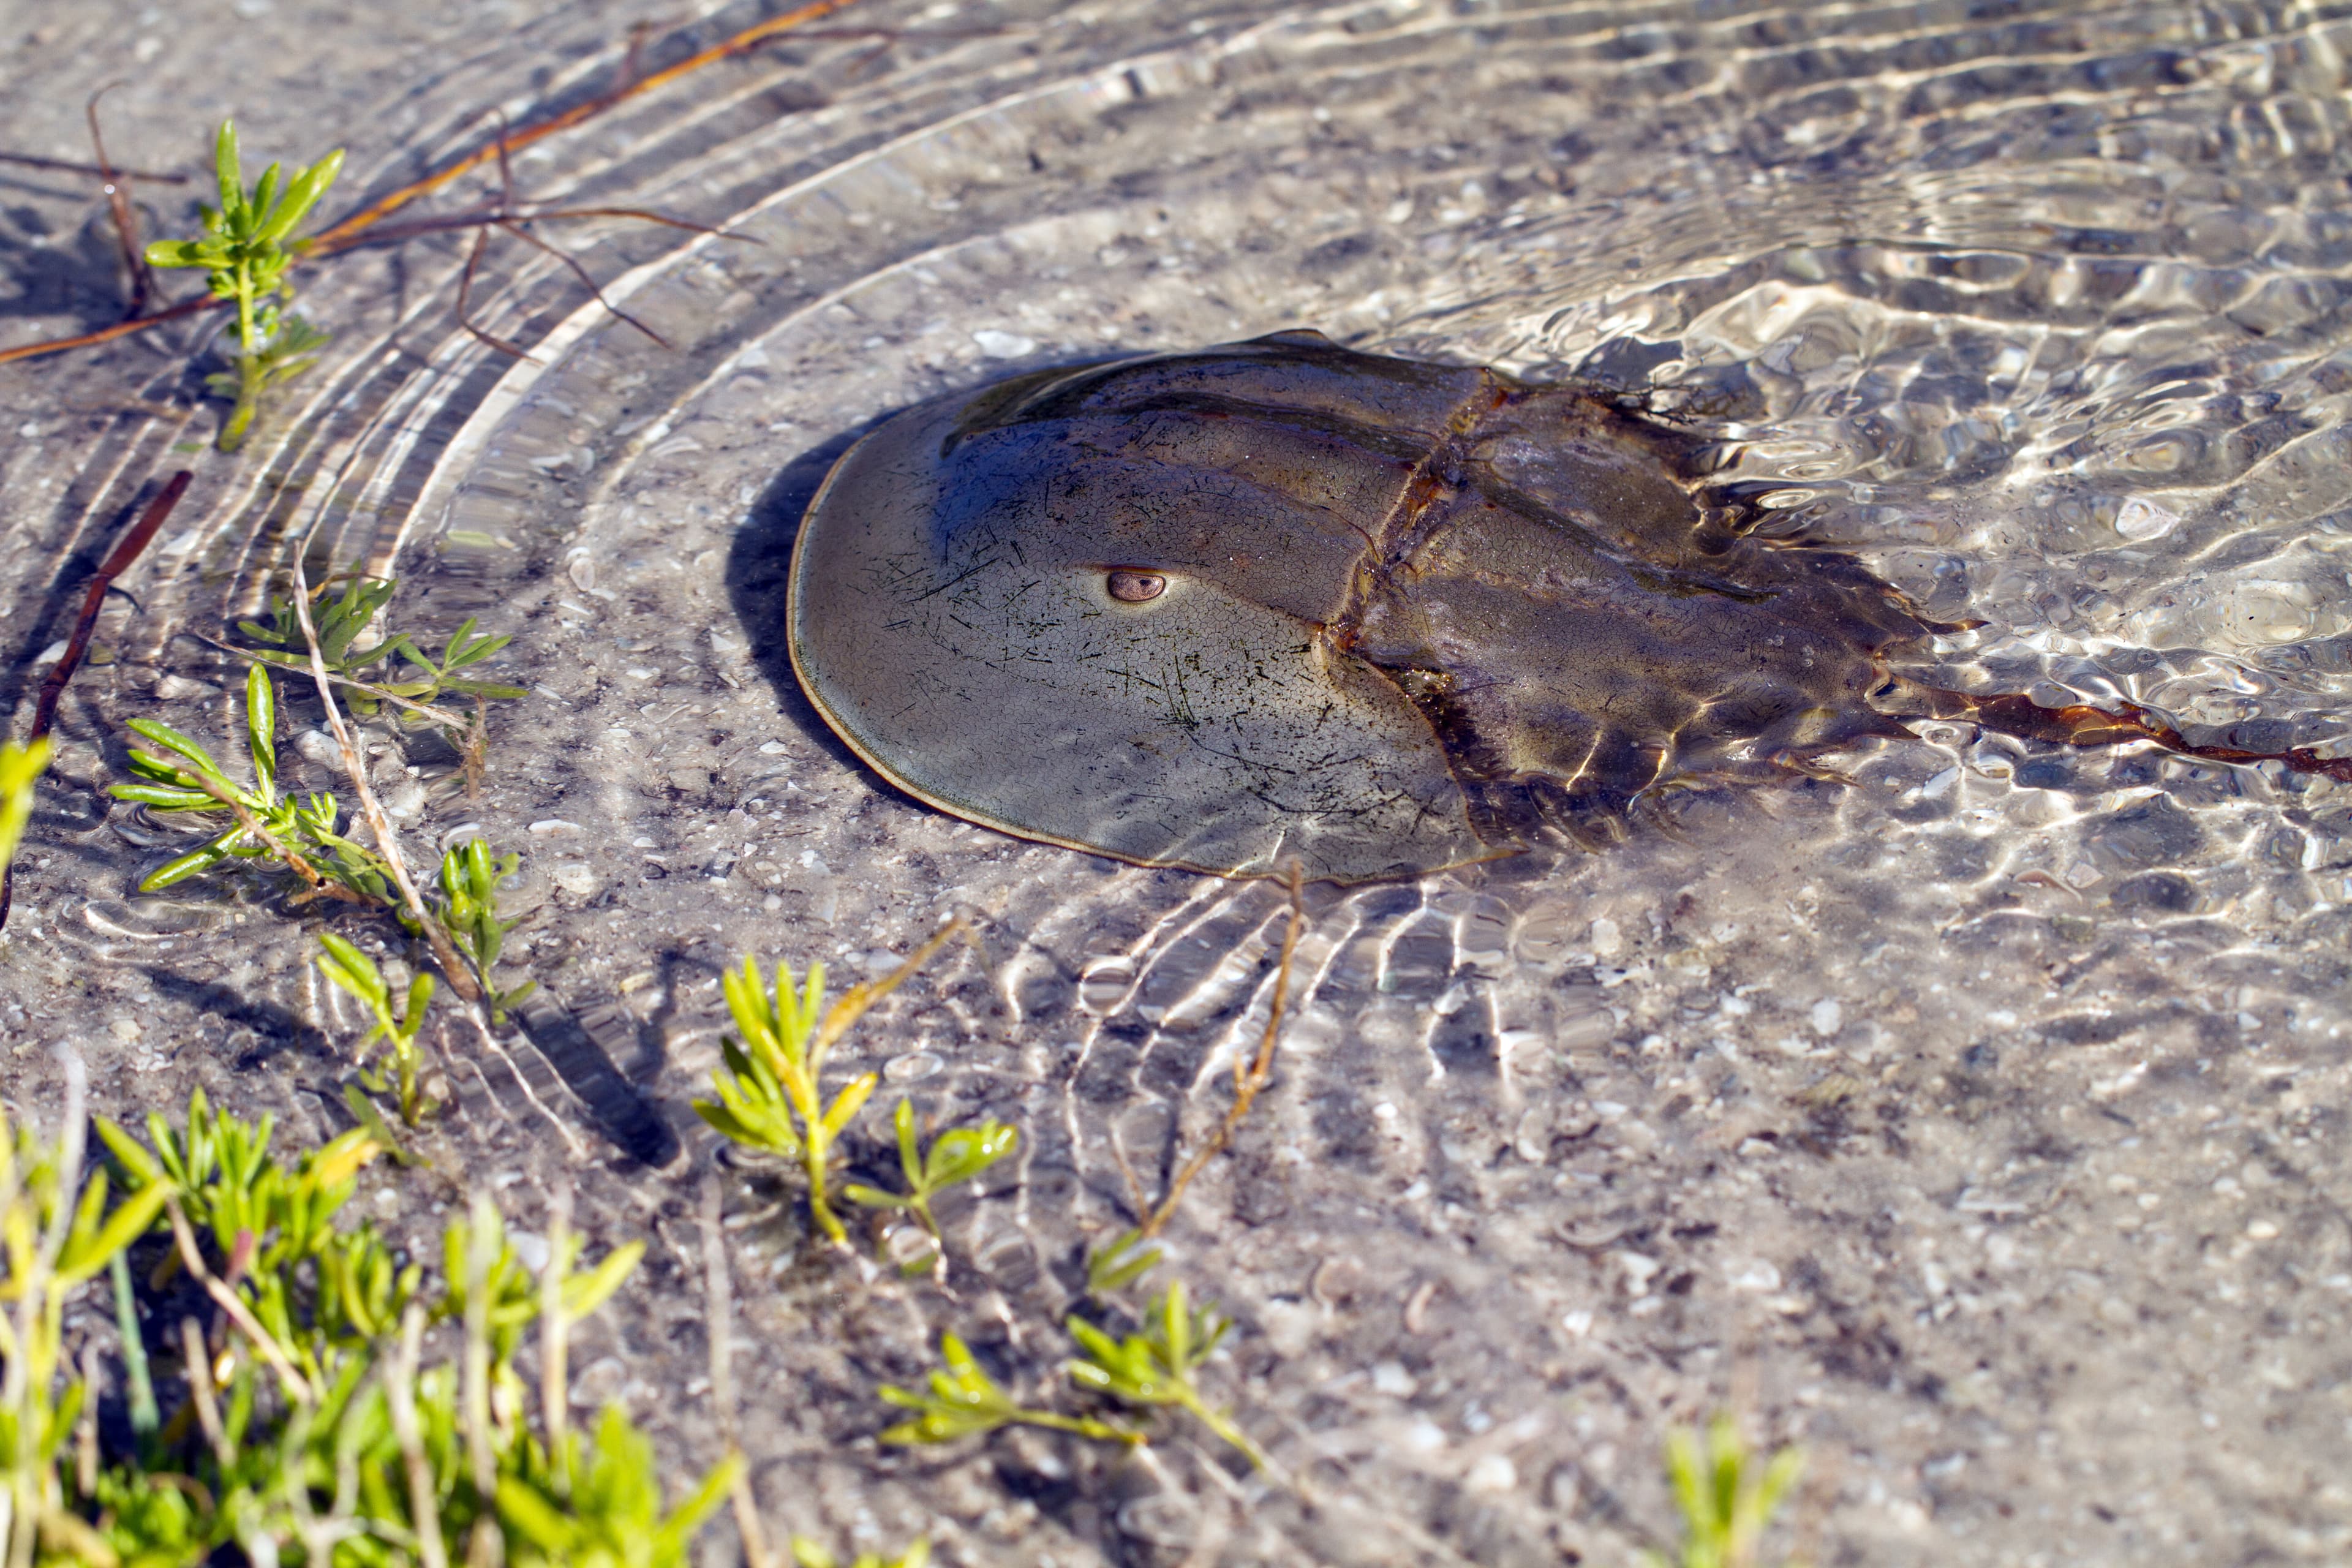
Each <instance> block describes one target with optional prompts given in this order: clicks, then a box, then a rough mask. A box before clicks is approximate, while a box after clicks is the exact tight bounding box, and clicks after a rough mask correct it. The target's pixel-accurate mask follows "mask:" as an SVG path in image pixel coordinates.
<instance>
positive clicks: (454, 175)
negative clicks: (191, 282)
mask: <svg viewBox="0 0 2352 1568" xmlns="http://www.w3.org/2000/svg"><path fill="white" fill-rule="evenodd" d="M855 4H856V0H810V3H809V4H807V5H802V6H800V7H798V8H797V9H794V10H792V11H788V12H786V13H785V14H784V15H782V16H771V17H770V18H768V19H767V20H766V21H764V22H759V23H755V24H753V25H752V26H749V27H746V28H744V29H743V30H742V31H741V32H739V33H736V34H735V35H733V36H732V37H728V38H724V39H722V40H720V41H719V43H716V44H713V45H712V46H711V47H709V48H707V49H703V50H700V51H699V52H698V53H696V54H693V55H690V56H688V58H685V59H683V60H680V61H679V62H678V63H677V64H676V65H674V66H670V67H668V68H665V69H662V70H658V71H656V72H654V73H653V74H652V75H651V76H643V77H640V76H636V75H635V74H634V70H632V71H631V72H629V73H626V74H625V79H624V80H623V81H622V83H621V85H620V86H618V87H616V88H614V89H613V90H612V91H610V92H606V93H603V94H600V95H598V96H597V97H595V98H592V99H589V100H586V101H584V102H582V103H577V104H574V105H573V106H572V108H570V109H567V110H563V111H562V113H560V114H554V115H551V116H549V117H548V118H547V119H545V120H542V121H539V122H537V123H536V124H532V125H526V126H524V127H523V128H522V129H521V130H520V131H515V132H504V133H501V134H500V135H499V136H498V137H497V138H495V139H494V140H493V141H491V142H488V143H487V144H485V145H483V146H481V147H478V148H476V149H475V150H474V151H473V152H471V153H467V154H466V155H465V156H463V157H461V158H458V159H457V161H455V162H454V163H450V164H448V165H447V166H446V167H444V168H441V169H436V171H434V172H433V173H432V174H427V175H425V177H424V178H422V179H419V180H415V181H412V182H410V183H409V184H405V185H403V186H401V187H400V188H399V189H397V190H394V191H392V192H389V193H387V194H386V195H382V196H379V197H377V198H376V199H375V200H374V201H373V202H371V203H369V204H368V205H366V206H364V207H362V208H361V209H360V210H359V211H357V212H355V213H352V214H351V215H350V216H347V217H344V218H343V219H341V221H340V222H338V223H335V224H333V225H331V226H329V227H328V228H326V229H324V230H322V231H321V232H320V233H318V234H315V235H312V236H311V237H310V238H309V239H307V240H304V241H301V242H300V243H299V245H297V246H296V247H293V248H295V249H296V250H297V252H298V260H307V261H322V260H324V259H326V258H328V257H331V256H333V255H336V254H338V253H340V252H341V251H345V250H349V249H351V248H352V247H353V246H355V245H357V244H360V243H362V237H363V236H365V235H366V234H367V231H368V230H370V229H373V227H375V226H376V225H377V224H379V223H381V222H382V221H383V219H384V218H385V217H387V216H390V215H391V214H393V213H395V212H398V211H399V210H400V209H401V208H403V207H404V206H406V205H408V204H409V203H411V202H413V201H415V200H416V199H417V198H418V197H419V196H424V195H431V194H432V193H433V192H435V191H437V190H440V189H441V188H443V187H444V186H446V185H447V184H451V183H452V182H453V181H456V180H457V179H459V178H461V177H462V176H464V175H466V174H470V173H471V172H472V171H474V170H476V169H478V168H480V167H481V166H482V165H483V164H485V163H489V162H491V161H492V160H493V159H497V158H501V157H505V156H507V155H509V154H510V153H513V152H515V151H516V150H517V149H519V148H523V147H528V146H530V145H531V144H532V143H533V142H540V141H543V140H545V139H546V138H547V137H550V136H552V135H554V134H556V133H557V132H562V131H569V130H570V129H572V127H573V126H575V125H578V124H581V123H582V122H583V121H588V120H591V119H593V118H594V117H595V116H597V115H599V114H602V113H603V112H604V110H608V109H611V108H612V107H614V105H615V104H619V103H624V102H626V101H627V100H630V99H632V98H635V97H637V96H638V95H639V94H641V93H646V92H651V91H652V90H653V89H656V88H659V87H666V86H667V85H668V84H669V83H671V82H673V81H676V80H677V79H679V78H681V77H684V76H686V75H688V74H689V73H691V72H693V71H698V70H699V69H701V68H703V67H704V66H707V65H710V64H712V63H714V62H716V61H719V60H722V59H726V58H730V57H732V56H735V55H740V54H745V53H748V52H749V51H751V49H754V48H757V47H759V46H760V45H761V44H763V43H766V42H767V41H768V40H769V39H771V38H773V37H778V36H779V35H781V34H783V33H787V32H790V31H792V30H793V28H795V27H798V26H802V25H803V24H804V23H808V22H814V21H816V20H818V19H820V18H822V17H825V16H832V15H833V14H834V13H835V12H837V11H842V10H845V9H847V8H848V7H849V6H851V5H855ZM634 55H635V51H634V48H633V50H632V60H634ZM0 160H5V161H7V162H11V163H23V164H29V165H31V166H33V167H36V168H56V169H68V170H72V171H73V172H76V173H79V174H100V175H101V176H102V175H103V174H104V173H105V171H103V170H101V169H99V168H95V167H92V166H90V165H87V164H80V163H61V162H59V161H58V160H56V159H50V158H33V157H28V156H26V155H24V154H12V153H0ZM141 177H142V178H146V179H163V180H171V181H173V182H174V183H176V182H177V181H179V180H180V179H182V178H184V176H180V175H170V174H160V175H159V174H145V175H142V176H141ZM594 210H597V209H583V214H582V216H586V214H587V213H588V212H591V211H594ZM613 210H614V216H619V215H620V211H621V209H613ZM534 216H540V217H552V216H562V215H558V214H554V213H542V214H537V215H534ZM635 216H645V215H635ZM481 221H487V220H481ZM654 221H656V222H665V223H672V224H676V225H677V226H681V227H692V225H687V224H684V223H682V222H680V221H679V220H677V219H665V218H656V219H655V220H654ZM444 226H463V225H462V224H459V225H444ZM234 303H235V301H234V300H223V299H217V298H215V297H214V296H212V295H210V294H203V295H198V296H197V297H196V298H195V299H193V300H182V301H180V303H178V304H176V305H173V306H170V307H168V308H167V309H164V310H158V311H156V312H154V313H153V314H152V315H146V316H133V317H131V319H130V320H128V321H117V322H115V323H114V324H113V325H111V326H106V327H100V328H98V329H97V330H96V331H88V332H76V333H75V334H73V335H72V336H71V337H64V338H49V339H46V340H44V341H43V342H37V343H19V344H17V345H16V347H14V348H5V349H0V364H7V363H12V362H14V361H16V360H20V359H33V358H37V357H38V356H40V355H43V354H53V353H66V352H68V350H72V349H87V348H96V347H98V346H99V345H100V344H101V343H110V342H113V341H114V340H115V339H117V338H121V337H128V336H130V335H131V334H132V333H134V332H143V331H146V330H147V329H148V328H150V327H157V326H161V325H163V323H164V322H166V321H178V320H179V319H180V318H182V317H184V316H192V315H195V314H197V313H199V312H201V311H205V310H226V309H227V308H228V307H230V306H231V305H233V304H234Z"/></svg>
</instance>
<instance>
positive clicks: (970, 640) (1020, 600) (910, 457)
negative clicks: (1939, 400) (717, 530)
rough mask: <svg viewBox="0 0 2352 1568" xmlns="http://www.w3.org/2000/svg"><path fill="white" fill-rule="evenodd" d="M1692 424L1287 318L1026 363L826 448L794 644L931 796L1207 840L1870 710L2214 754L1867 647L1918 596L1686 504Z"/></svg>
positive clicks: (1312, 824)
mask: <svg viewBox="0 0 2352 1568" xmlns="http://www.w3.org/2000/svg"><path fill="white" fill-rule="evenodd" d="M1705 457H1706V454H1705V448H1704V446H1703V444H1702V443H1701V442H1700V441H1699V440H1697V439H1696V438H1695V437H1690V436H1688V435H1685V434H1683V433H1681V432H1678V431H1675V430H1673V429H1670V428H1666V427H1664V426H1659V425H1656V424H1654V423H1652V422H1649V421H1647V420H1643V419H1641V418H1639V417H1636V416H1633V415H1630V414H1628V413H1626V412H1624V411H1623V410H1622V409H1621V408H1620V407H1619V406H1617V405H1616V404H1615V403H1614V402H1612V400H1610V399H1608V398H1607V397H1605V396H1603V395H1599V394H1597V393H1595V392H1594V391H1592V390H1591V389H1587V388H1582V387H1578V386H1573V385H1539V384H1529V383H1525V382H1520V381H1517V380H1514V379H1513V378H1511V377H1509V376H1507V375H1504V374H1499V373H1497V372H1495V371H1492V370H1486V369H1478V368H1464V367H1457V366H1450V365H1437V364H1427V363H1416V362H1412V361H1408V360H1401V359H1391V358H1385V357H1382V356H1379V355H1373V354H1366V353H1354V352H1351V351H1349V350H1347V349H1344V348H1341V347H1339V345H1337V344H1335V343H1333V342H1330V341H1329V340H1328V339H1327V338H1324V337H1323V336H1322V335H1321V334H1319V333H1316V332H1306V331H1290V332H1280V333H1276V334H1275V335H1273V336H1271V337H1265V338H1259V339H1256V340H1254V341H1252V342H1244V343H1234V344H1228V345H1224V346H1222V347H1217V348H1211V349H1205V350H1201V351H1198V352H1193V353H1171V354H1155V355H1150V356H1146V357H1141V358H1135V359H1126V360H1120V361H1117V362H1114V363H1108V364H1096V365H1090V366H1081V367H1077V368H1064V369H1055V370H1045V371H1039V372H1036V373H1034V374H1028V375H1024V376H1020V377H1017V378H1015V379H1013V380H1011V381H1007V382H1003V383H1001V384H996V385H993V386H991V387H987V388H984V389H982V391H980V392H978V393H974V394H969V395H960V396H955V397H950V398H945V399H941V400H939V401H935V402H932V403H929V404H925V405H920V406H919V407H916V408H913V409H909V410H908V411H907V412H905V413H903V414H900V415H898V416H895V417H893V418H891V419H889V420H887V421H886V422H885V423H884V424H882V425H881V426H878V427H877V429H875V430H874V431H872V432H871V433H870V434H868V435H867V436H866V437H864V438H863V439H862V440H860V441H859V442H858V443H857V444H856V446H855V447H851V448H850V450H849V451H848V452H847V453H845V455H844V456H843V457H842V458H841V459H840V461H839V462H838V463H836V464H835V467H834V468H833V471H832V473H831V474H830V475H829V476H828V477H827V479H825V481H824V487H823V488H822V489H821V490H820V491H819V492H818V494H817V496H816V498H815V500H814V501H813V502H812V503H811V505H810V508H809V511H808V515H807V517H806V519H805V521H803V526H802V529H801V532H800V536H799V539H798V541H797V542H796V543H795V545H794V550H793V563H792V570H791V576H790V589H789V595H790V598H789V604H788V606H787V611H786V616H787V624H788V627H789V637H790V647H791V653H792V659H793V668H794V670H795V671H796V672H797V674H798V675H799V677H800V679H801V682H802V685H803V687H804V688H805V689H806V690H807V692H808V694H809V696H810V698H811V699H812V700H814V703H815V705H816V707H817V710H818V711H820V712H821V713H823V714H824V718H825V721H827V722H828V723H829V724H831V725H832V726H833V728H834V729H835V731H837V732H838V733H839V734H840V735H841V737H842V739H843V740H844V741H845V742H848V744H849V745H850V746H851V748H852V749H854V750H855V751H856V752H857V753H858V754H859V755H860V756H861V757H863V758H864V759H865V760H866V762H868V763H871V764H872V765H873V766H874V767H875V768H876V769H877V771H878V772H880V773H882V774H883V775H884V776H885V777H887V778H888V779H889V780H890V781H891V782H892V783H894V784H898V786H899V787H900V788H902V789H904V790H906V791H907V792H908V793H909V794H911V795H915V796H917V797H918V798H919V799H921V800H923V801H926V802H928V803H929V804H930V805H935V806H938V807H940V809H942V810H945V811H948V812H950V813H952V814H954V815H955V816H961V817H964V818H967V819H969V820H971V821H973V822H977V823H982V824H984V825H986V826H991V827H994V828H999V829H1002V830H1003V831H1004V832H1007V833H1011V834H1015V835H1018V836H1020V837H1026V838H1034V839H1042V840H1045V841H1046V842H1049V843H1054V844H1061V845H1066V846H1068V847H1075V848H1080V849H1086V850H1089V851H1092V852H1095V853H1097V854H1103V855H1108V856H1112V857H1115V858H1119V859H1122V860H1128V861H1132V862H1135V863H1138V864H1142V865H1167V866H1179V867H1184V868H1191V869H1194V870H1201V871H1207V872H1213V873H1217V874H1221V875H1244V876H1245V875H1263V874H1267V873H1271V872H1274V871H1276V870H1277V869H1278V868H1283V867H1286V866H1287V865H1289V864H1290V863H1292V862H1293V861H1297V862H1299V863H1301V864H1302V865H1303V866H1304V868H1305V871H1306V874H1307V876H1308V877H1310V878H1321V879H1333V880H1339V881H1354V880H1362V879H1375V878H1382V877H1394V876H1403V875H1411V874H1414V873H1418V872H1423V871H1428V870H1433V869H1436V868H1443V867H1445V866H1450V865H1458V864H1462V863H1465V862H1468V861H1473V860H1477V859H1482V858H1491V857H1494V856H1496V855H1499V854H1507V853H1510V852H1512V851H1514V850H1516V849H1517V848H1520V847H1525V846H1526V845H1528V844H1529V843H1531V842H1537V841H1541V840H1547V839H1549V840H1555V841H1557V840H1561V839H1573V840H1580V841H1586V842H1590V841H1591V840H1592V838H1593V837H1595V836H1596V835H1598V834H1601V833H1603V832H1605V831H1606V830H1607V828H1608V825H1609V824H1611V823H1612V822H1614V821H1615V820H1618V819H1619V818H1621V817H1622V814H1623V813H1624V811H1625V810H1626V808H1627V806H1628V805H1630V804H1631V803H1633V802H1634V801H1635V800H1637V799H1638V798H1640V797H1641V796H1643V795H1644V794H1645V793H1647V792H1651V791H1654V790H1656V789H1658V788H1660V787H1661V786H1663V785H1666V784H1673V783H1676V782H1682V781H1698V780H1706V779H1722V778H1733V777H1739V776H1752V775H1757V774H1764V773H1773V772H1776V771H1785V770H1789V769H1791V768H1803V767H1805V766H1806V765H1807V764H1808V760H1809V759H1811V758H1812V757H1814V756H1815V755H1817V754H1818V753H1821V752H1827V751H1831V750H1833V749H1835V748H1837V747H1839V746H1841V745H1845V744H1848V743H1850V742H1853V741H1854V740H1856V739H1858V738H1860V737H1864V736H1869V735H1887V736H1899V735H1908V734H1909V733H1910V731H1908V730H1906V728H1905V727H1904V725H1903V724H1902V723H1901V721H1900V718H1901V717H1902V716H1905V715H1907V716H1911V717H1925V716H1929V715H1935V716H1963V715H1964V716H1966V717H1969V718H1970V719H1972V720H1974V721H1977V722H1979V723H1985V724H1988V725H1990V726H1991V727H1994V728H1998V729H2002V730H2006V731H2012V732H2016V733H2021V734H2031V735H2035V736H2037V737H2039V738H2042V739H2052V740H2063V741H2068V742H2075V743H2090V742H2098V741H2108V740H2121V739H2129V738H2147V739H2154V740H2158V741H2159V742H2164V743H2166V744H2168V745H2173V746H2175V747H2176V749H2179V750H2186V751H2194V752H2199V753H2200V754H2204V755H2213V756H2224V757H2229V758H2231V759H2233V760H2236V759H2242V758H2245V757H2247V756H2250V755H2252V753H2245V752H2229V751H2228V750H2227V749H2224V748H2198V747H2190V746H2188V745H2187V744H2186V743H2185V742H2181V740H2180V738H2179V736H2178V735H2177V734H2173V733H2172V732H2171V731H2168V730H2166V729H2164V727H2163V726H2162V725H2161V724H2159V723H2158V722H2157V721H2153V720H2152V719H2149V718H2148V716H2147V715H2144V714H2139V713H2137V712H2136V711H2133V712H2126V713H2124V714H2108V713H2100V712H2096V711H2095V710H2089V709H2068V710H2050V709H2042V708H2037V707H2035V706H2033V705H2032V703H2030V702H2026V701H2024V700H2022V699H2010V698H2002V699H1993V700H1977V699H1971V698H1968V697H1964V696H1961V695H1959V694H1958V693H1951V692H1943V691H1937V690H1934V689H1929V688H1926V687H1922V686H1918V685H1916V684H1915V683H1912V682H1909V681H1906V680H1905V679H1901V678H1899V677H1896V676H1894V675H1891V674H1890V673H1889V671H1888V663H1887V661H1888V658H1889V657H1890V656H1892V655H1898V654H1900V653H1902V652H1904V651H1906V649H1911V648H1916V647H1919V646H1920V645H1921V644H1923V643H1924V640H1925V639H1926V637H1927V636H1928V635H1929V634H1930V633H1931V632H1933V631H1934V630H1936V629H1937V627H1936V626H1934V625H1933V624H1932V623H1930V622H1928V621H1927V620H1926V619H1924V618H1923V617H1922V616H1921V615H1920V613H1919V611H1918V610H1917V609H1916V606H1914V605H1911V604H1910V603H1909V602H1908V601H1906V599H1905V598H1904V597H1903V595H1901V594H1899V593H1898V592H1896V591H1895V589H1894V588H1892V587H1890V586H1889V585H1888V584H1885V583H1883V582H1881V581H1879V580H1878V579H1877V578H1875V577H1874V576H1873V575H1872V574H1870V573H1869V571H1868V570H1867V569H1866V568H1864V566H1863V564H1862V563H1860V562H1858V561H1856V560H1854V559H1853V557H1851V556H1848V555H1843V554H1839V553H1837V552H1832V551H1824V550H1816V549H1792V548H1787V547H1780V546H1775V545H1773V544H1771V543H1769V542H1765V541H1761V540H1758V539H1755V538H1753V537H1750V536H1749V535H1748V534H1747V533H1745V532H1744V531H1742V529H1741V527H1740V523H1741V522H1742V521H1743V519H1742V518H1741V517H1739V516H1738V515H1736V514H1734V513H1732V512H1729V511H1727V510H1705V509H1703V508H1702V507H1701V506H1700V505H1699V504H1698V502H1697V500H1695V495H1694V492H1695V489H1696V482H1697V480H1698V479H1700V477H1701V475H1702V472H1703V469H1704V466H1705ZM2004 705H2006V706H2004ZM2305 760H2306V761H2308V762H2310V763H2312V764H2313V765H2316V766H2324V767H2326V768H2328V769H2329V770H2330V771H2335V770H2336V769H2339V768H2341V769H2345V770H2347V771H2352V763H2321V762H2320V761H2319V760H2317V759H2305ZM2338 776H2345V775H2344V773H2338Z"/></svg>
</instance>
